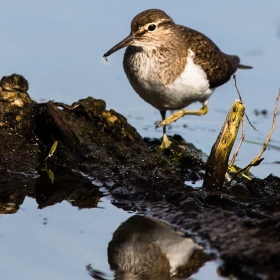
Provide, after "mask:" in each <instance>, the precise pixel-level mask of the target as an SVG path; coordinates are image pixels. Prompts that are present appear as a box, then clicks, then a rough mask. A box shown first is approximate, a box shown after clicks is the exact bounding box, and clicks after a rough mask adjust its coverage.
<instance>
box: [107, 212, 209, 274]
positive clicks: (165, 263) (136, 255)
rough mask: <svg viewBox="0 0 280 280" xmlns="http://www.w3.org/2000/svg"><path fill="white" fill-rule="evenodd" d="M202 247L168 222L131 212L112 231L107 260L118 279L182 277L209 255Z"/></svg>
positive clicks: (202, 262)
mask: <svg viewBox="0 0 280 280" xmlns="http://www.w3.org/2000/svg"><path fill="white" fill-rule="evenodd" d="M202 249H203V248H202V247H201V246H199V245H197V244H195V243H194V241H193V240H192V239H191V238H185V237H183V235H182V234H181V233H179V232H176V231H174V230H173V229H172V228H171V227H170V226H169V225H167V224H165V223H163V222H160V221H158V220H155V219H151V218H148V217H144V216H139V215H135V216H132V217H131V218H129V219H128V220H127V221H125V222H124V223H122V224H121V225H120V226H119V227H118V229H117V230H116V231H115V232H114V234H113V238H112V240H111V241H110V243H109V245H108V262H109V264H110V267H111V269H113V270H114V271H115V279H118V280H144V279H145V280H147V279H150V280H159V279H161V280H167V279H174V277H175V278H177V277H180V279H184V278H186V277H189V276H190V275H192V274H193V273H194V272H196V271H198V269H199V268H200V267H201V266H202V265H203V264H204V263H205V262H206V261H208V260H209V259H210V257H209V256H208V255H207V254H205V253H203V251H202ZM182 277H183V278H182Z"/></svg>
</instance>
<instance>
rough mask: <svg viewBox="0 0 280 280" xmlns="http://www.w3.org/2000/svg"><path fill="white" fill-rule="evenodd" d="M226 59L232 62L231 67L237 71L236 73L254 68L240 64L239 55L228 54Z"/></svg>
mask: <svg viewBox="0 0 280 280" xmlns="http://www.w3.org/2000/svg"><path fill="white" fill-rule="evenodd" d="M226 57H227V59H228V60H229V61H230V63H231V65H232V67H233V68H234V69H235V71H236V70H237V69H252V68H253V67H252V66H247V65H243V64H240V59H239V57H238V56H237V55H228V54H226ZM235 71H234V72H235Z"/></svg>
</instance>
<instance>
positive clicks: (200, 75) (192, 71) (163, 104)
mask: <svg viewBox="0 0 280 280" xmlns="http://www.w3.org/2000/svg"><path fill="white" fill-rule="evenodd" d="M123 47H127V49H126V51H125V54H124V58H123V67H124V71H125V73H126V75H127V78H128V80H129V82H130V84H131V86H132V87H133V89H134V90H135V91H136V92H137V93H138V94H139V96H140V97H141V98H143V99H144V100H145V101H146V102H148V103H150V104H151V105H152V106H154V107H155V108H157V109H158V110H159V111H160V114H161V117H162V121H161V122H160V123H159V124H158V125H157V127H160V126H163V140H162V144H161V147H162V148H167V147H168V146H169V145H170V143H171V142H170V141H169V140H168V137H167V135H166V126H167V125H169V124H170V123H172V122H174V121H176V120H178V119H179V118H181V117H182V116H184V115H197V116H202V115H205V114H206V113H207V112H208V107H207V100H208V99H209V97H210V96H211V94H212V93H213V92H214V90H215V89H216V88H217V87H218V86H220V85H222V84H224V83H226V82H227V81H228V80H229V79H230V77H231V75H233V74H234V73H235V72H236V70H237V69H250V68H252V67H251V66H245V65H242V64H240V59H239V57H238V56H236V55H227V54H224V53H223V52H221V51H220V49H219V48H218V47H217V46H216V45H215V44H214V43H213V42H212V41H211V40H210V39H209V38H207V37H206V36H205V35H203V34H202V33H200V32H198V31H196V30H193V29H190V28H188V27H185V26H182V25H178V24H175V23H174V21H173V20H172V18H171V17H169V16H168V15H167V14H166V13H165V12H163V11H161V10H158V9H150V10H146V11H143V12H141V13H140V14H138V15H137V16H135V17H134V18H133V20H132V22H131V32H130V34H129V35H128V36H127V37H126V38H125V39H123V40H122V41H121V42H120V43H118V44H117V45H115V46H114V47H113V48H111V49H110V50H109V51H108V52H106V53H105V54H104V57H105V58H107V57H108V56H109V55H111V54H112V53H114V52H115V51H117V50H119V49H121V48H123ZM197 101H198V102H201V103H202V107H201V108H200V109H199V110H185V109H183V108H184V107H187V106H188V105H190V104H192V103H194V102H197ZM167 110H179V111H177V112H175V113H173V114H172V115H170V116H169V117H168V118H165V115H166V111H167Z"/></svg>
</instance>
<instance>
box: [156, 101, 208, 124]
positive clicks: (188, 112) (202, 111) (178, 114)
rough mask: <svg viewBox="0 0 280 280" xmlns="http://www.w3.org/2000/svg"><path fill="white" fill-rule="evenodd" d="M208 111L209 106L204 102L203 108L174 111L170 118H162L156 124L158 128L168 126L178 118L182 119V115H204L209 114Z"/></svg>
mask: <svg viewBox="0 0 280 280" xmlns="http://www.w3.org/2000/svg"><path fill="white" fill-rule="evenodd" d="M207 112H208V107H207V105H206V104H204V105H203V106H202V108H200V109H199V110H180V111H178V112H175V113H173V114H172V115H170V116H169V117H168V118H166V119H164V120H162V121H161V122H160V123H159V124H158V125H157V126H156V128H158V127H161V126H167V125H169V124H171V123H173V122H175V121H177V120H178V119H180V118H181V117H183V116H185V115H195V116H203V115H205V114H207Z"/></svg>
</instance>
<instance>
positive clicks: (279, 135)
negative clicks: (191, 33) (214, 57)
mask: <svg viewBox="0 0 280 280" xmlns="http://www.w3.org/2000/svg"><path fill="white" fill-rule="evenodd" d="M148 8H160V9H162V10H164V11H166V12H167V13H168V14H169V15H170V16H171V17H172V18H173V19H174V21H175V22H176V23H179V24H183V25H186V26H189V27H191V28H194V29H197V30H199V31H201V32H202V33H204V34H206V35H207V36H209V37H210V38H211V39H212V40H213V41H214V42H215V43H216V44H217V45H218V46H219V47H220V48H221V50H223V51H224V52H226V53H229V54H237V55H239V56H240V58H241V61H242V63H244V64H247V65H252V66H253V67H254V70H251V71H238V73H237V79H238V86H239V90H240V92H241V94H242V98H243V102H244V103H245V105H246V112H247V114H248V116H249V118H250V120H251V122H252V123H253V124H254V125H255V126H256V128H257V129H258V131H259V132H256V131H254V130H253V129H252V128H251V127H250V126H249V124H248V122H246V139H247V140H248V141H254V142H259V143H262V142H263V141H264V139H265V137H266V135H267V133H268V132H269V130H270V127H271V121H272V112H273V109H274V103H275V98H276V96H277V93H278V90H279V87H280V51H279V50H280V14H279V11H280V2H279V1H277V0H274V1H266V2H264V1H259V2H256V1H252V0H250V1H246V2H245V1H241V0H236V1H234V2H228V1H224V2H222V1H217V0H214V1H178V0H177V1H175V2H172V3H171V2H168V1H165V2H163V1H146V0H143V1H137V2H133V3H132V2H131V1H115V2H113V1H102V2H101V1H89V0H84V1H66V0H61V1H53V0H51V1H35V0H32V1H31V0H26V1H20V0H17V1H16V0H14V1H13V0H11V1H1V3H0V22H1V26H2V29H1V35H2V40H1V44H0V53H1V55H0V76H4V75H10V74H12V73H18V74H22V75H23V76H24V77H25V78H26V79H27V80H28V81H29V88H30V89H29V94H30V95H31V97H32V98H33V99H35V100H37V101H41V100H52V99H53V100H55V101H61V102H65V103H72V102H74V101H76V100H78V99H81V98H85V97H87V96H89V95H91V96H93V97H95V98H102V99H104V100H105V101H106V102H107V107H108V108H113V109H115V110H116V111H118V112H119V113H121V114H123V115H125V116H126V117H127V119H128V121H129V123H131V124H132V125H133V126H135V127H136V128H137V130H138V131H139V133H140V134H141V135H142V136H145V137H161V133H162V132H161V130H160V129H158V130H155V129H154V126H155V122H156V121H158V120H159V119H160V115H159V113H158V112H157V111H156V110H155V109H154V108H153V107H151V106H150V105H149V104H147V103H145V102H144V101H143V100H141V99H140V98H139V97H138V96H137V94H136V93H134V92H133V90H132V88H131V87H130V85H129V83H128V81H127V79H126V77H125V74H124V72H123V69H122V57H123V53H124V50H120V51H118V52H117V53H115V54H113V55H112V56H111V57H109V62H105V60H104V59H103V58H102V55H103V54H104V53H105V52H106V51H107V50H109V49H110V48H111V47H112V46H113V45H115V44H116V43H118V42H119V41H120V40H121V39H123V38H124V37H125V36H127V35H128V33H129V27H130V21H131V19H132V18H133V17H134V16H135V15H136V14H137V13H139V12H140V11H143V10H145V9H148ZM234 99H237V93H236V90H235V88H234V83H233V81H232V80H231V81H230V82H229V83H227V84H226V85H224V86H222V87H221V88H218V89H217V90H216V91H215V93H214V94H213V96H212V97H211V98H210V100H209V103H208V104H209V113H208V114H207V115H206V116H204V117H201V118H199V117H195V116H188V117H184V118H183V119H180V120H179V121H178V122H176V123H175V124H174V125H172V126H171V127H170V128H169V129H168V133H169V134H174V133H177V134H180V135H182V137H184V138H185V139H186V140H187V141H188V142H192V143H194V144H195V145H196V146H197V147H198V148H200V149H202V150H203V151H204V152H206V153H209V152H210V149H211V146H212V144H213V143H214V141H215V139H216V137H217V135H218V132H219V130H220V128H221V126H222V123H223V121H224V119H225V117H226V114H227V111H228V109H229V107H230V106H231V104H232V103H233V102H234ZM199 105H200V104H195V105H193V106H192V108H197V107H198V106H199ZM255 110H258V111H262V110H266V111H267V114H266V115H259V116H257V115H256V114H254V111H255ZM278 123H279V120H278ZM271 144H273V145H275V146H276V148H270V149H268V150H267V151H266V152H265V154H264V158H265V159H264V161H263V164H261V165H260V166H259V167H256V168H254V169H253V170H252V171H253V173H254V174H255V175H257V176H259V177H265V176H267V175H268V174H270V173H273V174H275V175H278V176H280V166H279V161H280V151H279V148H278V149H277V147H280V129H279V126H278V127H277V128H276V129H275V132H274V135H273V137H272V141H271ZM260 148H261V146H260V145H256V144H251V143H244V144H243V146H242V149H241V151H240V152H239V156H238V158H237V162H236V163H237V164H238V165H239V166H241V167H242V166H245V165H246V164H248V163H249V162H250V161H251V160H252V159H253V158H254V157H255V156H256V155H257V153H258V152H259V150H260ZM98 206H99V207H100V208H96V209H88V210H77V209H76V208H74V207H72V206H70V205H69V204H68V203H67V202H63V203H61V204H59V205H55V206H53V207H49V208H46V209H43V210H37V209H36V203H35V201H33V200H32V199H29V198H28V199H26V200H25V202H24V204H23V205H22V206H21V207H20V210H19V211H18V213H16V214H14V215H1V216H0V255H1V264H0V271H1V276H2V277H3V279H89V276H88V274H87V272H86V269H85V268H86V265H88V264H89V263H91V264H92V266H93V267H94V268H96V269H98V270H101V271H103V272H105V273H108V275H109V276H110V275H111V276H112V275H113V274H112V272H110V270H109V266H108V263H107V255H106V253H107V251H106V250H107V245H108V242H109V241H110V240H111V237H112V233H113V232H114V231H115V229H116V228H117V227H118V226H119V224H120V223H121V222H123V221H125V220H126V219H127V218H128V217H129V216H130V215H131V214H128V213H126V212H124V211H122V210H118V209H116V208H115V207H114V206H112V205H111V204H110V202H109V199H106V198H103V199H102V202H100V203H99V205H98ZM215 267H216V264H213V262H210V263H208V264H207V265H206V266H205V268H204V269H202V270H201V272H200V274H197V275H196V276H193V278H192V279H216V278H217V276H216V272H215ZM209 273H211V278H209Z"/></svg>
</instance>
